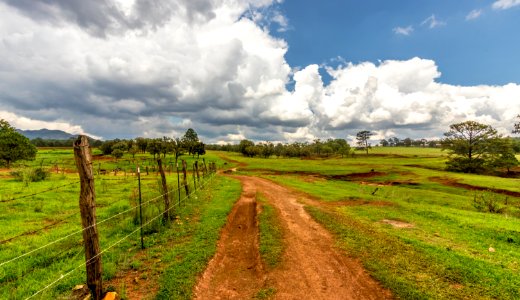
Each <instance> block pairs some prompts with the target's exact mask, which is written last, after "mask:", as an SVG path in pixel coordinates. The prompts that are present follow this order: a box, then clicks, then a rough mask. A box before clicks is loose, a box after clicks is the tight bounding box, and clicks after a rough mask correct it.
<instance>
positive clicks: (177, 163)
mask: <svg viewBox="0 0 520 300" xmlns="http://www.w3.org/2000/svg"><path fill="white" fill-rule="evenodd" d="M175 168H176V169H177V192H178V195H179V198H177V200H178V201H179V202H178V203H179V207H180V206H181V181H180V175H179V162H176V163H175Z"/></svg>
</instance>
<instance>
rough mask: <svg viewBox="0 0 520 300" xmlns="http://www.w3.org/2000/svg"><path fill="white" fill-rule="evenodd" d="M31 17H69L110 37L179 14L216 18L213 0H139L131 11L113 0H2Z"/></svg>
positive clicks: (60, 19) (92, 31) (55, 19)
mask: <svg viewBox="0 0 520 300" xmlns="http://www.w3.org/2000/svg"><path fill="white" fill-rule="evenodd" d="M0 1H2V2H5V3H6V4H8V5H10V6H12V7H15V8H16V9H18V10H19V11H20V12H22V13H23V14H25V15H27V16H28V17H30V18H32V19H36V20H40V21H47V22H51V23H57V24H59V23H60V22H63V21H66V22H70V23H73V24H76V25H78V26H79V27H81V28H83V29H84V30H85V31H87V32H88V33H90V34H92V35H94V36H98V37H106V35H107V34H119V33H123V32H125V31H126V30H129V29H147V28H152V29H155V28H157V27H159V26H162V25H164V24H165V23H166V22H168V21H169V20H170V19H171V18H172V17H173V16H175V15H176V14H177V15H179V14H182V15H185V16H186V17H187V18H188V20H190V22H207V21H208V20H210V19H213V18H215V13H214V11H213V9H214V7H213V3H212V2H211V1H210V0H180V1H171V0H156V1H152V0H137V1H136V2H135V3H134V6H133V8H132V13H131V14H130V15H125V13H124V12H123V11H122V10H121V8H120V7H118V5H117V3H116V2H114V1H110V0H38V1H34V0H0Z"/></svg>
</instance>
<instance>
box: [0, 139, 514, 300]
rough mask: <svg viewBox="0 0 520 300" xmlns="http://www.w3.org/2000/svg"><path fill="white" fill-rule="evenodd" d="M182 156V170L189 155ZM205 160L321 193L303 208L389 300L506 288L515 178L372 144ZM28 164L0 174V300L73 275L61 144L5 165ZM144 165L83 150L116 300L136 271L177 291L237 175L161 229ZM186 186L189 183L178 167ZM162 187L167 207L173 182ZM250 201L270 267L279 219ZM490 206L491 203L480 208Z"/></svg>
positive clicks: (155, 183) (73, 188)
mask: <svg viewBox="0 0 520 300" xmlns="http://www.w3.org/2000/svg"><path fill="white" fill-rule="evenodd" d="M94 153H95V154H96V153H97V152H94ZM182 158H185V159H188V165H189V166H190V167H191V165H192V163H193V160H194V158H191V157H186V156H183V157H182ZM224 158H226V159H229V160H230V161H229V162H225V161H224ZM205 159H206V161H207V162H209V161H214V162H217V164H218V165H219V166H220V167H225V168H231V167H237V168H238V172H239V173H243V174H249V175H257V176H262V177H265V178H268V179H270V180H273V181H275V182H278V183H280V184H282V185H285V186H288V187H290V188H293V189H295V190H298V191H301V192H304V193H306V194H308V195H309V196H311V197H312V198H314V199H317V200H319V201H321V202H322V203H323V205H322V206H306V209H307V211H308V212H309V213H310V214H311V215H312V216H313V218H315V219H316V220H317V221H318V222H320V223H321V224H323V226H324V227H325V228H327V229H328V230H329V231H330V232H332V233H333V235H334V236H335V238H336V241H337V246H338V247H339V248H341V249H342V250H343V251H344V252H345V253H346V255H349V256H352V257H355V258H357V259H359V260H360V261H361V262H362V263H363V264H364V266H365V268H366V269H367V270H368V272H369V273H370V274H371V275H372V276H373V277H374V278H376V279H377V280H379V281H380V282H381V283H382V284H383V285H384V286H385V287H387V288H389V289H390V290H391V291H392V292H393V294H394V295H396V297H398V298H401V299H497V298H499V299H518V298H520V275H519V274H520V251H519V250H520V198H519V197H518V193H519V192H520V180H519V179H515V178H501V177H494V176H483V175H471V174H458V173H449V172H445V171H444V170H443V168H444V163H445V159H446V153H444V152H441V151H440V150H438V149H430V148H379V147H378V148H374V149H372V152H371V155H369V156H365V155H364V154H363V153H361V152H358V153H356V155H355V156H354V157H348V158H339V157H336V158H328V159H305V160H301V159H285V158H275V157H272V158H269V159H262V158H245V157H243V156H241V155H239V154H236V153H225V152H209V153H208V154H207V155H206V156H205ZM164 161H165V165H166V167H165V170H166V174H167V181H168V184H169V186H170V188H174V189H175V188H177V176H176V173H175V172H174V171H173V172H171V171H170V169H169V166H171V165H172V160H171V158H170V157H169V156H168V157H167V158H166V159H165V160H164ZM137 163H139V165H140V166H141V171H142V178H143V181H142V183H143V184H142V188H143V201H145V202H146V201H150V200H151V201H150V203H147V204H146V205H145V206H144V208H145V209H144V216H145V222H151V223H150V224H149V225H147V226H146V227H145V239H144V240H145V245H146V249H145V250H144V251H142V250H140V242H139V234H138V232H137V233H134V231H135V230H136V229H138V228H139V227H138V225H137V224H138V223H137V222H138V221H137V214H136V213H137V211H136V209H135V208H133V207H135V206H136V205H137V181H136V177H135V174H134V173H133V172H134V171H135V167H136V164H137ZM40 165H42V166H43V167H44V168H46V169H48V170H50V171H51V176H50V178H49V179H47V180H45V181H42V182H32V183H28V184H27V183H24V182H20V181H17V180H15V179H14V178H13V177H12V176H10V175H9V171H8V170H5V169H4V170H1V171H0V181H1V184H0V210H1V211H2V212H1V213H0V228H1V229H0V264H1V265H0V298H1V299H25V298H27V297H30V296H31V295H33V294H34V293H36V292H38V291H40V290H41V289H43V288H44V287H46V286H47V285H49V284H51V283H52V282H53V281H55V280H57V279H60V278H61V276H62V275H66V276H64V277H63V278H61V279H60V280H59V281H57V282H56V283H55V284H53V285H52V286H50V287H49V288H48V289H47V290H45V291H43V292H41V293H40V294H38V295H36V296H35V297H34V298H35V299H51V298H58V299H66V298H67V297H68V296H69V295H70V292H71V289H72V287H74V286H75V285H77V284H83V283H84V282H85V271H84V266H82V264H83V263H84V252H83V245H82V237H81V234H80V233H78V231H79V230H80V216H79V208H78V197H79V194H78V193H79V183H78V175H77V174H75V166H74V162H73V155H72V150H70V149H44V150H40V151H39V152H38V156H37V158H36V160H34V161H31V162H19V163H17V164H16V165H15V166H14V169H23V168H35V167H38V166H40ZM56 165H57V168H56ZM147 167H148V171H149V172H148V175H147V174H146V168H147ZM154 167H155V166H154V164H153V160H152V158H151V156H149V155H144V154H139V155H136V157H135V158H132V157H130V156H128V155H126V156H125V157H123V158H122V159H120V160H118V161H115V160H114V159H112V158H104V157H99V156H96V160H95V163H94V169H95V170H96V172H97V170H107V174H106V175H96V181H95V182H96V192H97V199H96V201H97V218H98V222H101V223H100V224H99V225H98V228H99V232H100V235H101V241H100V242H101V249H102V250H103V249H108V248H109V247H111V246H112V245H113V247H111V248H110V249H109V250H108V251H107V252H105V253H104V254H103V278H104V280H105V282H106V285H105V288H108V289H115V290H116V291H118V292H119V293H120V295H121V296H122V297H123V299H130V298H131V295H132V292H133V290H132V289H135V288H136V287H135V286H134V287H132V286H127V285H125V284H122V283H120V281H117V279H118V278H120V277H121V276H123V277H124V276H125V275H124V274H126V273H129V272H131V271H138V272H141V278H139V280H140V282H141V284H143V286H144V285H145V284H144V282H146V281H149V284H150V285H153V286H155V289H153V291H154V292H153V293H151V294H150V295H149V296H150V298H157V299H190V298H191V296H192V294H191V293H192V288H193V285H194V284H195V282H196V278H197V275H198V274H200V272H202V271H203V270H204V267H205V266H206V263H207V261H208V260H209V259H210V258H211V256H212V255H213V253H214V251H215V247H216V241H217V239H218V235H219V230H220V228H221V227H222V225H223V224H224V223H225V220H226V216H227V214H228V212H229V211H230V209H231V207H232V205H233V203H234V201H235V200H236V199H237V198H238V196H239V194H240V184H239V183H238V182H237V181H235V180H232V179H228V178H225V177H221V176H217V177H215V178H214V180H213V182H212V183H211V184H210V187H209V188H207V189H205V190H201V191H199V192H198V193H197V194H196V195H193V196H192V197H191V198H190V199H189V200H187V201H186V205H185V206H184V205H183V206H182V207H181V208H178V207H175V208H174V215H176V216H178V217H179V218H178V219H177V220H176V221H175V222H173V223H171V224H169V225H166V226H165V225H164V224H162V222H161V221H160V220H161V218H157V219H153V218H154V217H156V216H158V215H160V213H161V211H162V209H163V204H162V198H161V197H159V198H157V199H155V200H153V199H154V198H156V197H158V196H160V195H161V192H160V188H159V180H158V178H159V177H158V176H157V172H156V170H155V169H154ZM116 168H117V169H119V171H118V173H117V175H115V174H114V172H113V170H114V169H116ZM190 171H191V169H190ZM188 182H189V183H190V185H191V188H193V187H192V186H193V176H192V175H191V172H190V173H189V177H188ZM487 189H489V190H487ZM173 194H174V199H173V202H174V203H177V202H178V193H177V191H175V192H174V193H173ZM184 197H185V195H184V191H182V193H181V198H184ZM258 200H259V203H260V205H261V206H262V212H261V213H260V214H259V224H260V247H261V251H262V258H263V260H264V263H266V266H268V267H269V266H273V267H276V264H277V263H278V262H279V260H280V255H281V254H280V253H281V251H283V236H282V235H281V232H280V229H279V228H280V224H279V220H278V218H279V216H278V215H277V214H276V213H275V211H274V210H273V208H272V207H271V206H270V205H269V204H268V203H266V202H265V201H263V200H262V196H261V195H258ZM475 200H477V202H475ZM479 201H480V202H479ZM329 204H330V205H329ZM490 205H491V206H492V207H493V208H494V209H496V210H497V211H498V212H496V213H493V212H489V209H488V208H489V206H490ZM118 214H120V215H118ZM104 220H105V221H104ZM69 235H70V236H69ZM118 241H121V242H120V243H117V244H115V245H114V243H115V242H118ZM49 243H52V244H51V245H49V246H48V247H45V248H42V249H39V248H40V247H42V246H45V245H47V244H49ZM31 251H34V252H31ZM24 254H27V255H25V256H23V257H20V258H19V259H16V260H14V261H11V260H12V259H13V258H17V257H19V256H20V255H24ZM69 272H70V273H69ZM275 292H276V291H274V290H270V289H265V290H262V291H260V292H259V294H258V295H257V298H259V299H263V298H266V299H267V298H269V297H270V296H272V295H273V294H274V293H275Z"/></svg>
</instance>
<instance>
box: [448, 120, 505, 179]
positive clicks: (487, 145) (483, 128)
mask: <svg viewBox="0 0 520 300" xmlns="http://www.w3.org/2000/svg"><path fill="white" fill-rule="evenodd" d="M444 136H445V138H444V139H443V140H442V142H441V144H442V149H443V150H448V151H449V155H450V158H449V160H448V162H447V164H448V169H449V170H452V171H461V172H465V173H480V172H483V171H485V170H486V164H487V163H488V162H489V160H490V159H491V157H492V156H493V155H492V154H493V153H494V149H496V148H495V147H494V144H495V143H496V142H497V141H498V140H499V139H500V138H501V137H500V136H499V135H498V134H497V131H496V130H495V129H494V128H493V127H491V126H490V125H486V124H481V123H478V122H475V121H466V122H462V123H457V124H452V125H450V130H449V131H448V132H445V133H444Z"/></svg>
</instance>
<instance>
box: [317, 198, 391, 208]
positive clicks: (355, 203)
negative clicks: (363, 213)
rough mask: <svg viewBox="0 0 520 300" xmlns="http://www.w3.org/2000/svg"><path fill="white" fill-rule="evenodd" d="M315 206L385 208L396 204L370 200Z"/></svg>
mask: <svg viewBox="0 0 520 300" xmlns="http://www.w3.org/2000/svg"><path fill="white" fill-rule="evenodd" d="M313 204H314V205H315V206H332V207H341V206H362V205H368V206H376V207H384V206H395V204H394V203H392V202H389V201H368V200H363V199H359V200H342V201H334V202H324V201H318V203H313Z"/></svg>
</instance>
